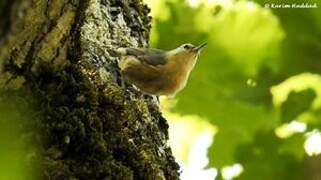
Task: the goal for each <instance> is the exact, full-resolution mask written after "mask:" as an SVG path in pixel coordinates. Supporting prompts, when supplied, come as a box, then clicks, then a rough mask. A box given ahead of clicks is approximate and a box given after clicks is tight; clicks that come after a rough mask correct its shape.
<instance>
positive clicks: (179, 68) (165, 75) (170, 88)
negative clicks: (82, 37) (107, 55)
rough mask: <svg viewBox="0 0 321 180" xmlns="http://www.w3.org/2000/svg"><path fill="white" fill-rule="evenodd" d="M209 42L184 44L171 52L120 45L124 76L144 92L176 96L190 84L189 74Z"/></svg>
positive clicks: (120, 64)
mask: <svg viewBox="0 0 321 180" xmlns="http://www.w3.org/2000/svg"><path fill="white" fill-rule="evenodd" d="M205 45H206V43H204V44H202V45H199V46H194V45H192V44H183V45H181V46H179V47H178V48H176V49H173V50H170V51H164V50H160V49H153V48H118V49H117V52H118V53H119V54H120V55H121V59H120V62H119V68H120V72H121V75H122V76H123V77H124V79H125V80H126V81H128V82H129V83H130V84H133V85H135V86H136V87H138V88H139V89H140V90H141V91H143V92H144V93H147V94H150V95H158V96H161V95H165V96H169V97H174V96H175V95H176V93H177V92H179V91H181V90H182V89H183V88H184V87H185V86H186V83H187V80H188V77H189V74H190V72H191V71H192V70H193V68H194V66H195V63H196V61H197V58H198V56H199V54H200V51H201V49H202V48H203V47H204V46H205Z"/></svg>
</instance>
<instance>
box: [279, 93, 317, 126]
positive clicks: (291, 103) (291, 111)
mask: <svg viewBox="0 0 321 180" xmlns="http://www.w3.org/2000/svg"><path fill="white" fill-rule="evenodd" d="M315 97H316V93H315V92H314V90H312V89H306V90H304V91H300V92H295V91H291V92H290V94H289V95H288V98H287V100H286V101H285V102H284V103H283V104H282V105H281V111H282V122H290V121H292V120H294V119H295V118H296V117H297V116H298V115H300V114H301V113H303V112H305V111H307V110H309V109H310V107H311V104H312V102H313V100H314V98H315Z"/></svg>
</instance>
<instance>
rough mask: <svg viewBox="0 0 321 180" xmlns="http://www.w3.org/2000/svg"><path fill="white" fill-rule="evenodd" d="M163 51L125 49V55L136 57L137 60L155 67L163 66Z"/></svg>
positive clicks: (164, 61) (164, 62)
mask: <svg viewBox="0 0 321 180" xmlns="http://www.w3.org/2000/svg"><path fill="white" fill-rule="evenodd" d="M165 53H166V52H165V51H163V50H160V49H149V48H126V54H127V55H132V56H136V57H137V59H138V60H140V61H143V62H145V63H147V64H150V65H153V66H157V65H165V64H166V60H165Z"/></svg>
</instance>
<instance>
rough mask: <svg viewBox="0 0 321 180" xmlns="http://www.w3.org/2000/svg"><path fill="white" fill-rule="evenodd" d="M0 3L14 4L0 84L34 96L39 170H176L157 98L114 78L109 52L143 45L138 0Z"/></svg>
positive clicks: (90, 174)
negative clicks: (124, 86) (122, 85)
mask: <svg viewBox="0 0 321 180" xmlns="http://www.w3.org/2000/svg"><path fill="white" fill-rule="evenodd" d="M9 1H10V0H8V2H9ZM0 9H7V10H8V9H10V10H12V12H10V13H7V14H10V15H9V16H7V17H6V22H7V25H10V27H6V28H8V29H9V30H8V32H6V33H5V37H4V38H3V39H2V40H1V41H0V42H1V44H0V63H1V68H0V70H1V76H0V86H1V87H2V90H5V91H6V92H11V91H16V90H18V91H23V92H24V93H25V94H28V98H32V99H33V100H32V102H34V99H36V102H37V103H36V107H37V111H38V113H37V114H38V116H37V118H35V119H34V122H33V123H34V124H35V127H37V129H38V130H37V131H36V132H37V133H35V134H34V135H33V136H32V138H33V139H34V140H35V141H36V140H37V141H39V143H41V147H40V152H41V153H40V154H39V156H35V158H39V159H40V161H41V165H42V167H43V173H42V174H43V178H44V179H86V180H87V179H121V180H123V179H124V180H125V179H147V180H151V179H178V175H179V174H178V169H179V167H178V165H177V163H176V162H175V160H174V158H173V156H172V153H171V150H170V148H169V147H168V146H167V145H166V143H167V140H168V134H167V133H168V132H167V129H168V125H167V122H166V120H165V119H164V118H163V117H162V116H161V113H160V112H159V108H158V105H157V102H155V101H154V100H153V98H151V97H149V96H141V93H140V92H139V91H137V90H135V89H134V88H132V87H131V86H128V87H127V88H122V87H121V86H120V84H121V77H120V74H119V69H118V66H117V61H118V57H115V56H113V53H112V52H113V50H114V49H115V48H117V47H120V46H147V45H148V42H147V39H148V35H149V30H150V19H151V18H150V17H149V16H148V13H149V9H148V7H147V6H146V5H144V4H143V3H142V2H141V0H110V1H108V0H84V1H77V0H46V1H45V0H15V1H14V2H13V3H11V4H10V5H6V6H2V5H1V4H0ZM13 10H14V11H13ZM0 27H1V28H3V26H2V24H1V26H0ZM0 32H5V31H0ZM3 34H4V33H3ZM30 138H31V137H30Z"/></svg>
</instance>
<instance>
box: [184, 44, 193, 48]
mask: <svg viewBox="0 0 321 180" xmlns="http://www.w3.org/2000/svg"><path fill="white" fill-rule="evenodd" d="M183 47H184V49H191V45H189V44H186V45H184V46H183Z"/></svg>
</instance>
